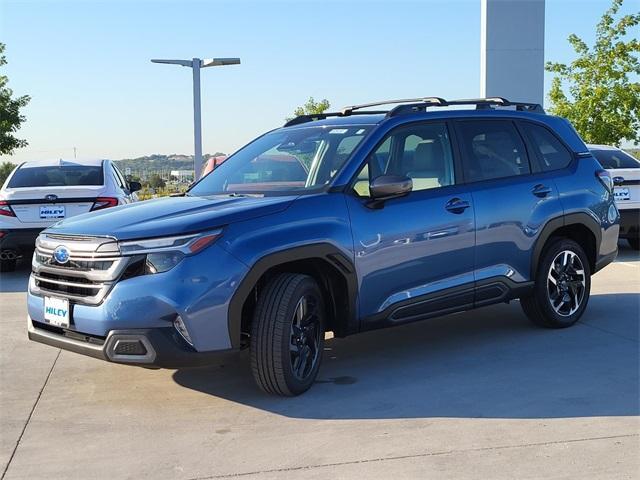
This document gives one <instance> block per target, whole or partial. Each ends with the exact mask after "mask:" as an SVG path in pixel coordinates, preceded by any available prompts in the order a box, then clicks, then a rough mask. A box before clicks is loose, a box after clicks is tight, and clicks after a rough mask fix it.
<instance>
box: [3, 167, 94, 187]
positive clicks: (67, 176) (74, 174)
mask: <svg viewBox="0 0 640 480" xmlns="http://www.w3.org/2000/svg"><path fill="white" fill-rule="evenodd" d="M103 184H104V174H103V172H102V166H93V165H91V166H87V165H60V166H56V165H53V166H47V167H24V166H23V167H20V168H18V170H16V171H15V173H14V174H13V176H12V177H11V180H9V184H8V185H7V187H9V188H27V187H70V186H88V185H103Z"/></svg>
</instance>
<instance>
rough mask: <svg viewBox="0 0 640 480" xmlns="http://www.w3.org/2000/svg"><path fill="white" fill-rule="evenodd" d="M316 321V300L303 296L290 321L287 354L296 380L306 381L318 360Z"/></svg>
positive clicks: (318, 331)
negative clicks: (289, 339)
mask: <svg viewBox="0 0 640 480" xmlns="http://www.w3.org/2000/svg"><path fill="white" fill-rule="evenodd" d="M320 330H321V329H320V328H319V321H318V299H317V298H315V297H314V296H312V295H304V296H303V297H301V298H300V300H298V304H297V305H296V309H295V313H294V314H293V319H292V321H291V341H290V343H289V352H290V356H291V369H292V371H293V374H294V375H295V377H296V378H297V379H298V380H306V378H307V377H308V376H309V374H310V373H311V372H313V370H314V368H315V366H316V363H317V362H318V359H319V358H320V353H321V352H320V351H319V347H320V335H323V334H324V332H321V331H320Z"/></svg>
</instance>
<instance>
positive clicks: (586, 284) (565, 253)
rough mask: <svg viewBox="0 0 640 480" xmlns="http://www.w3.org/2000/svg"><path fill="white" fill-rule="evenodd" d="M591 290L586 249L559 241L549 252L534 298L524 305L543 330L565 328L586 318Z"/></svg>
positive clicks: (524, 308)
mask: <svg viewBox="0 0 640 480" xmlns="http://www.w3.org/2000/svg"><path fill="white" fill-rule="evenodd" d="M590 291H591V270H590V267H589V261H588V259H587V256H586V254H585V253H584V250H583V249H582V247H581V246H580V245H578V244H577V243H576V242H574V241H573V240H569V239H558V240H556V241H555V242H553V243H552V244H550V245H549V246H548V248H546V249H545V252H544V254H543V255H542V261H541V262H540V264H539V266H538V273H537V274H536V279H535V286H534V289H533V292H532V293H531V295H529V296H527V297H525V298H521V299H520V304H521V305H522V309H523V310H524V313H525V314H526V315H527V317H529V319H530V320H531V321H532V322H533V323H535V324H537V325H540V326H542V327H548V328H565V327H570V326H571V325H573V324H574V323H576V322H577V321H578V320H579V319H580V317H581V316H582V314H583V312H584V310H585V308H586V307H587V302H588V301H589V293H590Z"/></svg>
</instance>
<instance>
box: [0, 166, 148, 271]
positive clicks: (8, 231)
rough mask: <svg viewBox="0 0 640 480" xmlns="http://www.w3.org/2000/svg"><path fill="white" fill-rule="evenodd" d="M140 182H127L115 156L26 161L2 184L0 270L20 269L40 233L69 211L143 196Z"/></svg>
mask: <svg viewBox="0 0 640 480" xmlns="http://www.w3.org/2000/svg"><path fill="white" fill-rule="evenodd" d="M140 188H141V185H140V184H139V183H138V182H128V181H127V180H126V179H125V177H124V175H122V173H121V172H120V170H118V167H116V166H115V164H114V163H113V162H111V161H110V160H89V161H85V160H48V161H38V162H24V163H22V164H20V165H18V166H17V167H16V168H15V169H14V170H13V172H11V174H10V175H9V176H8V177H7V179H6V181H5V182H4V185H3V186H2V189H1V190H0V271H5V272H6V271H12V270H14V269H15V266H16V261H17V259H18V258H20V257H22V256H24V255H25V254H30V252H31V251H32V250H33V248H34V244H35V240H36V237H37V236H38V234H39V233H40V232H41V231H42V230H44V229H45V228H47V227H49V226H50V225H53V224H54V223H56V222H58V221H60V220H62V219H64V218H68V217H73V216H75V215H80V214H82V213H87V212H91V211H94V210H100V209H103V208H109V207H115V206H117V205H123V204H126V203H131V202H134V201H136V200H137V199H138V197H137V194H136V193H135V192H136V191H137V190H140Z"/></svg>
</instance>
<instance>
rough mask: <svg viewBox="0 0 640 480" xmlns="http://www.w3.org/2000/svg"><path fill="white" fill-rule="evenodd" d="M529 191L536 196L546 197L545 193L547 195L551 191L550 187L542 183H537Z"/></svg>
mask: <svg viewBox="0 0 640 480" xmlns="http://www.w3.org/2000/svg"><path fill="white" fill-rule="evenodd" d="M531 192H532V193H533V194H534V195H535V196H536V197H546V196H547V195H549V194H550V193H551V189H550V188H549V187H547V186H546V185H543V184H541V183H539V184H538V185H536V186H535V187H533V190H531Z"/></svg>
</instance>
